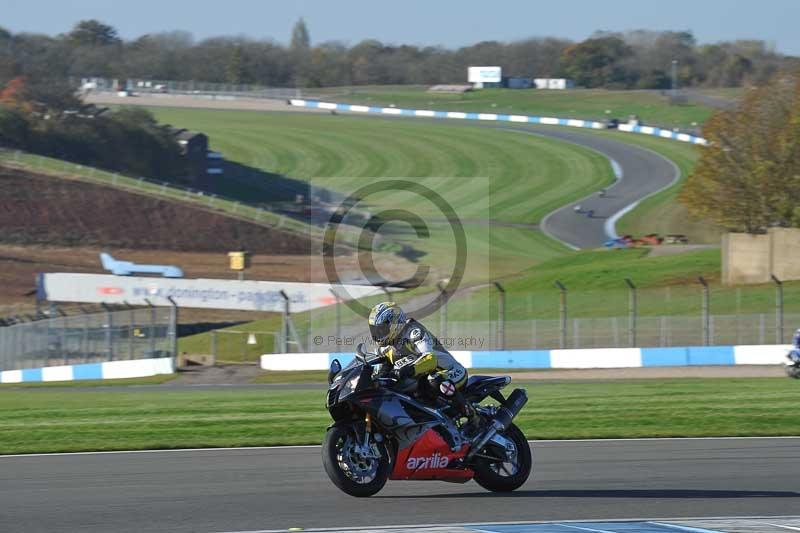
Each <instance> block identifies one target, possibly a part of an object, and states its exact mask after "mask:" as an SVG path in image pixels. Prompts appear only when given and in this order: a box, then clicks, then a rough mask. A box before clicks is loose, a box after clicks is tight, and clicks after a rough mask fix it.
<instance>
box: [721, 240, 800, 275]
mask: <svg viewBox="0 0 800 533" xmlns="http://www.w3.org/2000/svg"><path fill="white" fill-rule="evenodd" d="M798 249H800V229H797V228H771V229H770V230H769V231H768V232H767V234H766V235H750V234H748V233H727V234H725V235H723V236H722V283H724V284H725V285H738V284H748V283H768V282H769V281H770V280H771V277H770V275H775V277H777V278H778V279H779V280H781V281H789V280H799V279H800V262H798V261H797V260H796V259H795V258H794V252H795V250H798Z"/></svg>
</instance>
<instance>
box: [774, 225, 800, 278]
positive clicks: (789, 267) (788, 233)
mask: <svg viewBox="0 0 800 533" xmlns="http://www.w3.org/2000/svg"><path fill="white" fill-rule="evenodd" d="M769 237H770V256H771V268H772V273H773V274H775V277H776V278H778V279H779V280H781V281H783V280H792V279H800V261H798V260H797V251H798V250H800V229H796V228H772V229H770V230H769Z"/></svg>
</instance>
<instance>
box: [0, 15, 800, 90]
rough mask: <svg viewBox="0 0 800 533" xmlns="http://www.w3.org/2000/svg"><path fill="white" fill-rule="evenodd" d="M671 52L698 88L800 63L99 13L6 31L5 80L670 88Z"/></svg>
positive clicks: (690, 46) (649, 47) (648, 46)
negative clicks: (41, 28) (420, 40)
mask: <svg viewBox="0 0 800 533" xmlns="http://www.w3.org/2000/svg"><path fill="white" fill-rule="evenodd" d="M673 60H676V61H677V76H678V81H679V83H680V85H681V86H702V87H736V86H741V85H748V84H755V85H757V84H760V83H763V82H765V81H766V80H767V79H769V78H770V77H771V76H773V75H774V74H775V73H777V72H779V71H781V70H784V69H786V68H789V67H792V66H796V65H798V64H800V63H798V58H796V57H788V56H784V55H783V54H781V53H779V52H777V51H776V50H774V49H773V48H772V47H771V46H769V45H768V44H767V43H765V42H764V41H760V40H739V41H729V42H719V43H713V44H701V43H698V42H697V40H696V39H695V37H694V36H693V35H692V33H691V32H689V31H648V30H636V31H629V32H625V33H616V32H597V33H596V34H594V35H592V36H591V37H590V38H588V39H586V40H584V41H581V42H574V41H570V40H568V39H561V38H554V37H545V38H530V39H524V40H518V41H512V42H499V41H483V42H479V43H476V44H473V45H470V46H464V47H460V48H444V47H440V46H414V45H404V44H400V45H396V44H387V43H382V42H380V41H378V40H374V39H368V40H364V41H361V42H359V43H356V44H353V45H349V44H346V43H343V42H339V41H327V42H322V43H318V44H315V43H312V40H311V34H310V31H309V29H308V27H307V25H306V23H305V22H304V21H303V20H302V19H300V20H299V21H298V22H297V23H296V24H295V26H294V29H293V31H292V37H291V41H290V43H288V45H284V44H281V43H278V42H276V41H274V40H272V39H252V38H246V37H232V36H220V37H212V38H208V39H203V40H199V41H196V40H195V39H193V37H192V35H191V34H190V33H188V32H183V31H174V32H163V33H153V34H146V35H142V36H141V37H138V38H136V39H132V40H123V39H121V38H120V37H119V34H118V33H117V31H116V29H115V28H113V27H111V26H109V25H107V24H104V23H102V22H100V21H97V20H84V21H81V22H79V23H77V24H76V25H75V26H74V27H73V28H72V29H71V30H70V31H69V32H67V33H64V34H60V35H56V36H48V35H40V34H30V33H17V34H13V33H11V32H9V31H7V30H4V29H2V28H0V83H5V82H7V81H8V80H11V79H13V78H15V77H17V76H19V75H26V76H28V78H37V79H42V78H58V79H66V78H69V77H72V78H79V77H93V76H98V77H105V78H119V79H127V78H137V79H151V80H177V81H190V80H194V81H202V82H218V83H232V84H256V85H264V86H272V87H326V86H345V85H385V84H441V83H464V82H465V80H466V71H467V67H468V66H469V65H499V66H501V67H503V71H504V73H505V74H507V75H519V76H532V77H566V78H571V79H573V80H575V82H576V83H577V84H578V85H579V86H583V87H590V88H591V87H604V88H608V89H622V88H625V89H665V88H668V87H670V83H671V72H670V70H671V65H672V62H673Z"/></svg>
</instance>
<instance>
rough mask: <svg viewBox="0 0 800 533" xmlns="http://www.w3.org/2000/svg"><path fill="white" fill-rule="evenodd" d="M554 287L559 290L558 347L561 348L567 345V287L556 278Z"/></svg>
mask: <svg viewBox="0 0 800 533" xmlns="http://www.w3.org/2000/svg"><path fill="white" fill-rule="evenodd" d="M556 287H558V289H559V290H560V291H561V305H560V308H559V316H560V318H561V324H560V326H559V339H558V347H559V348H561V349H562V350H563V349H564V348H566V347H567V288H566V287H565V286H564V284H563V283H561V281H559V280H556Z"/></svg>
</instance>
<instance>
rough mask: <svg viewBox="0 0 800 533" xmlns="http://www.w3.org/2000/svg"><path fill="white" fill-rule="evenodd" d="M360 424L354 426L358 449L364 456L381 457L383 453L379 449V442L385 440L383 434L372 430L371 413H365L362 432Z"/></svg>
mask: <svg viewBox="0 0 800 533" xmlns="http://www.w3.org/2000/svg"><path fill="white" fill-rule="evenodd" d="M359 426H360V424H356V425H355V426H354V427H353V432H354V433H355V437H356V451H357V452H358V453H360V454H361V455H363V456H364V457H371V458H373V459H380V457H381V453H380V451H379V450H378V443H380V442H383V435H382V434H380V433H373V432H372V417H371V416H370V414H369V413H366V414H365V415H364V431H363V433H361V435H360V436H359V433H360V429H361V428H360V427H359Z"/></svg>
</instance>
